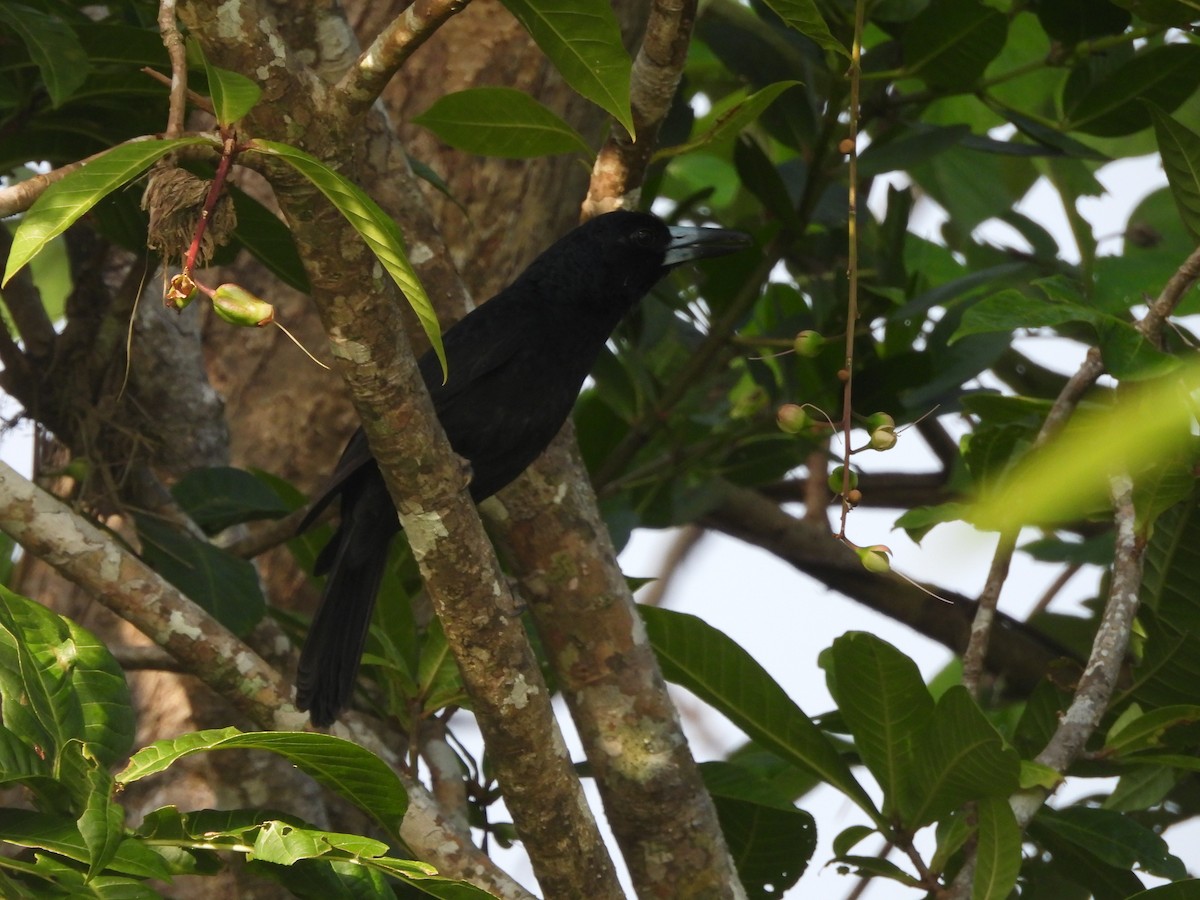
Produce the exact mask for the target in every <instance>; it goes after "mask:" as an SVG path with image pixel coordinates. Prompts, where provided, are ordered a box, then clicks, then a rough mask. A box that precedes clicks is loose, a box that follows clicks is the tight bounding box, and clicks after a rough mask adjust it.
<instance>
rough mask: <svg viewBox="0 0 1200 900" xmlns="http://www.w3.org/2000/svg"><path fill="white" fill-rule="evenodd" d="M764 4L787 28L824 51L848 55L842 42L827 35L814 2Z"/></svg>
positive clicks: (784, 0) (772, 1)
mask: <svg viewBox="0 0 1200 900" xmlns="http://www.w3.org/2000/svg"><path fill="white" fill-rule="evenodd" d="M766 4H767V6H769V7H771V9H772V10H774V11H775V15H777V16H779V18H781V19H783V21H784V22H785V23H786V24H787V25H788V27H790V28H795V29H796V30H797V31H799V32H800V33H801V34H802V35H804V36H805V37H807V38H810V39H811V40H813V41H816V42H817V43H818V44H820V45H821V46H822V47H824V48H825V49H826V50H834V51H836V52H838V53H840V54H842V56H849V55H850V54H849V52H847V50H846V48H845V47H844V46H843V45H842V42H841V41H839V40H838V39H837V38H835V37H834V36H833V35H832V34H830V33H829V26H828V25H826V24H825V19H824V18H822V16H821V11H820V10H819V9H818V8H817V4H816V2H815V0H766Z"/></svg>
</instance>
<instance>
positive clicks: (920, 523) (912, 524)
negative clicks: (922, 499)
mask: <svg viewBox="0 0 1200 900" xmlns="http://www.w3.org/2000/svg"><path fill="white" fill-rule="evenodd" d="M970 509H971V507H970V506H969V505H968V504H966V503H939V504H938V505H937V506H914V507H913V508H912V509H910V510H908V512H905V513H903V514H902V515H901V516H900V517H899V518H898V519H896V524H895V525H894V526H893V527H895V528H902V529H904V531H905V532H906V533H907V534H908V537H909V539H910V540H912V541H914V542H916V543H918V544H919V543H920V542H921V540H922V539H923V538H924V537H925V535H927V534H929V532H931V531H932V530H933V528H934V526H936V525H941V524H942V523H944V522H960V521H963V520H964V519H966V518H967V516H968V514H969V512H970Z"/></svg>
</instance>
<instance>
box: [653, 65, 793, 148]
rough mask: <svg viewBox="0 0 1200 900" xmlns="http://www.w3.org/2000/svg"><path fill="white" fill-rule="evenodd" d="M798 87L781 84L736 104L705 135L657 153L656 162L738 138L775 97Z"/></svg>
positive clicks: (757, 92) (723, 113) (766, 88)
mask: <svg viewBox="0 0 1200 900" xmlns="http://www.w3.org/2000/svg"><path fill="white" fill-rule="evenodd" d="M799 83H800V82H798V81H779V82H776V83H775V84H769V85H767V86H766V87H765V88H763V89H762V90H761V91H756V92H755V93H753V94H751V95H750V96H749V97H746V98H745V99H742V100H736V101H734V103H733V104H732V105H731V106H730V107H729V108H728V109H724V110H721V111H719V112H718V113H717V114H716V117H715V119H714V121H713V123H712V125H710V126H709V127H708V128H706V129H705V130H704V131H703V132H702V133H700V134H699V135H697V136H696V137H694V138H692V139H691V140H689V141H687V142H686V143H683V144H676V145H675V146H674V147H664V148H662V149H661V150H658V151H656V152H655V154H654V157H653V158H654V160H655V161H657V160H660V159H669V158H670V157H672V156H679V155H680V154H682V153H690V152H691V151H693V150H698V149H700V148H701V147H706V146H708V145H709V144H713V143H716V142H717V141H720V140H723V139H725V138H733V137H735V136H736V135H737V134H738V133H739V132H740V131H741V130H742V129H743V128H745V127H746V126H747V125H749V124H750V123H751V122H753V121H754V120H755V119H757V118H758V117H759V116H761V115H762V113H763V111H764V110H765V109H766V108H767V107H768V106H770V105H771V104H772V103H774V102H775V98H776V97H778V96H779V95H780V94H782V93H783V92H784V91H786V90H787V89H788V88H790V87H795V86H796V85H798V84H799Z"/></svg>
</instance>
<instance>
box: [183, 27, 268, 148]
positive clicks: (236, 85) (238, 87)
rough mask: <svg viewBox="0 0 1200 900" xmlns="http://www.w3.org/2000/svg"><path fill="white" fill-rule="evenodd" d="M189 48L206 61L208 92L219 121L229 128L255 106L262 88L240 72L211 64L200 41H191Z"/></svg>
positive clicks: (205, 70) (205, 71)
mask: <svg viewBox="0 0 1200 900" xmlns="http://www.w3.org/2000/svg"><path fill="white" fill-rule="evenodd" d="M188 49H189V50H194V51H195V52H196V53H198V54H199V55H200V58H201V59H202V60H203V61H204V74H205V76H206V77H207V78H208V93H209V97H211V98H212V105H213V112H214V114H215V115H216V117H217V122H218V123H220V125H221V126H222V127H223V128H227V127H229V126H230V125H232V124H233V123H234V122H236V121H237V120H238V119H240V118H242V116H244V115H246V113H248V112H250V110H251V109H253V108H254V104H256V103H257V102H258V98H259V97H261V96H262V88H260V87H259V86H258V85H257V84H255V83H254V82H253V81H251V80H250V79H249V78H247V77H246V76H245V75H242V74H241V73H239V72H230V71H229V70H228V69H220V68H217V67H216V66H214V65H211V64H210V63H209V61H208V58H207V57H205V56H204V52H203V50H202V48H201V47H200V42H199V41H189V43H188Z"/></svg>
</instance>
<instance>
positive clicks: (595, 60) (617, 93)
mask: <svg viewBox="0 0 1200 900" xmlns="http://www.w3.org/2000/svg"><path fill="white" fill-rule="evenodd" d="M503 3H504V5H505V6H506V7H507V8H508V11H509V12H510V13H512V14H513V15H514V16H516V18H517V21H519V22H520V23H521V25H522V26H524V28H525V30H526V31H528V32H529V35H530V36H531V37H532V38H533V39H534V41H536V42H537V45H538V46H539V47H541V48H542V52H543V53H545V54H546V56H548V57H549V58H550V61H551V62H552V63H554V65H555V67H556V68H557V69H558V71H559V72H561V73H562V76H563V78H565V79H566V82H567V84H569V85H570V86H571V87H572V88H574V89H575V90H576V91H577V92H578V93H579V94H580V95H582V96H584V97H586V98H587V99H589V100H591V101H592V102H593V103H595V104H596V105H597V106H599V107H600V108H601V109H604V110H605V111H607V112H608V113H609V114H611V115H612V117H613V118H615V119H616V120H617V121H618V122H620V123H621V124H622V125H623V126H624V127H625V130H626V131H628V132H629V133H630V134H633V133H634V128H633V113H632V112H631V111H630V107H629V73H630V69H631V67H632V65H633V64H632V62H631V61H630V59H629V54H628V53H626V52H625V47H624V45H623V44H622V43H621V29H620V27H619V26H618V25H617V19H616V16H615V15H614V14H613V10H612V6H610V5H609V3H608V2H607V0H503Z"/></svg>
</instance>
